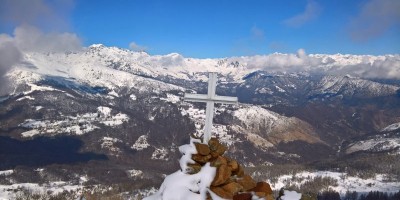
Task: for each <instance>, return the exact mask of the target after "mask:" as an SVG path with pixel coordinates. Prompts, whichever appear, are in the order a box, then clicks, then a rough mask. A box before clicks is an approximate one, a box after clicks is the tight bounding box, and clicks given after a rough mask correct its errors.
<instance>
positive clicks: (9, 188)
mask: <svg viewBox="0 0 400 200" xmlns="http://www.w3.org/2000/svg"><path fill="white" fill-rule="evenodd" d="M213 171H214V170H213V169H212V167H210V166H209V165H208V166H207V167H205V168H204V169H202V171H201V172H200V173H198V174H195V175H187V174H184V173H182V172H180V171H177V172H175V173H173V174H171V175H169V176H168V177H167V178H166V179H165V181H164V183H163V185H162V186H161V187H160V190H158V191H157V190H155V189H154V188H152V189H149V190H141V191H140V192H139V191H136V192H133V199H134V198H135V195H138V194H141V195H142V196H149V195H150V194H154V196H151V197H148V198H147V199H160V198H157V197H160V194H161V193H162V192H161V191H163V192H164V193H165V192H167V191H169V192H173V194H174V197H178V196H181V197H183V195H185V194H187V192H188V191H189V190H188V189H193V190H195V189H200V188H201V189H202V191H204V190H206V187H205V186H206V185H207V184H206V183H207V180H208V181H210V179H209V178H210V174H211V173H213ZM12 173H13V170H5V171H0V175H4V176H7V175H10V174H12ZM207 173H210V174H207ZM315 177H330V178H333V179H335V180H337V186H331V187H330V189H332V190H335V191H337V192H339V193H340V194H341V195H344V194H345V193H346V191H356V192H359V193H368V192H370V191H381V192H388V193H390V192H398V190H399V186H400V182H390V181H387V180H385V176H384V175H377V176H376V177H375V178H370V179H361V178H359V177H353V176H347V175H346V174H345V173H338V172H330V171H317V172H301V173H297V174H295V175H294V176H293V175H283V176H280V177H279V178H278V181H277V182H276V183H271V187H272V189H273V190H279V189H280V188H282V187H284V186H285V185H287V184H294V185H298V186H300V185H302V184H304V183H305V182H306V181H308V180H311V179H312V178H315ZM82 178H84V177H82ZM85 178H86V177H85ZM295 179H296V180H295ZM197 180H203V184H198V182H196V181H197ZM85 181H86V180H85ZM211 181H212V178H211ZM172 184H173V185H172ZM172 186H174V187H172ZM24 190H25V191H26V190H29V191H32V192H33V193H41V194H46V193H51V194H58V193H61V192H63V191H65V190H66V191H76V192H77V194H80V193H81V192H80V191H82V190H83V186H82V185H72V184H70V183H67V182H61V181H60V182H52V183H49V184H42V185H39V184H37V183H18V184H17V183H16V184H12V185H0V200H9V199H15V198H16V197H17V196H18V195H19V194H21V193H22V192H23V191H24ZM169 192H168V193H169ZM189 195H192V194H189ZM299 195H300V194H298V193H295V192H291V191H285V197H284V199H299V198H300V197H299ZM190 197H192V196H190ZM199 198H200V199H201V195H198V196H197V197H196V196H195V197H193V199H199Z"/></svg>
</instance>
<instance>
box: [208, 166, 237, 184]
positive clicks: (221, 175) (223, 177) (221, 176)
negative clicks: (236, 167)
mask: <svg viewBox="0 0 400 200" xmlns="http://www.w3.org/2000/svg"><path fill="white" fill-rule="evenodd" d="M231 175H232V172H231V170H230V168H229V167H228V165H221V166H219V167H218V168H217V173H216V174H215V177H214V180H213V182H212V183H211V185H212V186H218V185H222V184H224V183H225V182H226V181H227V180H228V179H229V178H230V177H231Z"/></svg>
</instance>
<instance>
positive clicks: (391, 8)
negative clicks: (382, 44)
mask: <svg viewBox="0 0 400 200" xmlns="http://www.w3.org/2000/svg"><path fill="white" fill-rule="evenodd" d="M399 25H400V1H399V0H370V1H368V2H367V3H366V4H364V5H363V6H362V8H361V11H360V13H359V14H358V16H356V17H355V18H354V19H352V20H351V22H350V23H349V27H348V29H349V34H350V37H351V38H352V39H353V40H355V41H367V40H369V39H371V38H374V37H378V36H380V35H382V34H384V33H385V32H386V31H387V30H388V29H389V28H391V27H393V26H399Z"/></svg>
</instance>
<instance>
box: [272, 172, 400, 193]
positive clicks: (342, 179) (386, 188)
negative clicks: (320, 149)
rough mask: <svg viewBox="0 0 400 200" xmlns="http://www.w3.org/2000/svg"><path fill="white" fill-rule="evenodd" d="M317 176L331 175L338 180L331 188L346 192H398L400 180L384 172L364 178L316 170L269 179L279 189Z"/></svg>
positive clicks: (275, 188) (301, 183)
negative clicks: (395, 179) (274, 180)
mask: <svg viewBox="0 0 400 200" xmlns="http://www.w3.org/2000/svg"><path fill="white" fill-rule="evenodd" d="M316 177H321V178H324V177H330V178H332V179H334V180H336V182H337V186H330V187H329V188H330V189H332V190H335V191H337V192H339V193H340V194H345V193H346V191H357V192H362V193H364V192H365V193H367V192H370V191H381V192H398V191H399V185H400V182H392V181H389V180H388V179H387V178H385V177H386V175H384V174H377V175H376V176H375V177H374V178H369V179H362V178H359V177H354V176H349V175H348V174H347V173H341V172H331V171H315V172H306V171H303V172H299V173H296V174H290V175H282V176H280V177H279V178H278V180H277V181H276V182H273V181H271V180H267V182H269V183H270V184H271V188H272V189H273V190H279V189H280V188H282V187H285V186H286V185H288V184H292V185H296V186H301V185H303V184H305V183H306V182H307V181H310V180H312V179H313V178H316Z"/></svg>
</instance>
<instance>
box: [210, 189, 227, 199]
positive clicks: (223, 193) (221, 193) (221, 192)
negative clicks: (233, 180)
mask: <svg viewBox="0 0 400 200" xmlns="http://www.w3.org/2000/svg"><path fill="white" fill-rule="evenodd" d="M210 189H211V191H212V192H214V193H215V194H216V195H218V196H219V197H221V198H224V199H232V198H233V194H231V193H229V192H228V191H225V190H224V189H222V188H221V187H211V188H210Z"/></svg>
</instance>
